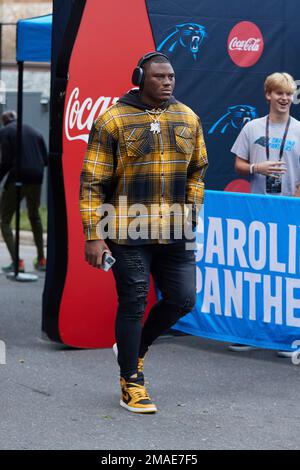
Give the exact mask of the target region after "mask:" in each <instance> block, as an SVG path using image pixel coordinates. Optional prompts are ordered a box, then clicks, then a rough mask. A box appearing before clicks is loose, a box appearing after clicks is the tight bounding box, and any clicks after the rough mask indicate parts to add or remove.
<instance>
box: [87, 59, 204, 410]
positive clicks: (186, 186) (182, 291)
mask: <svg viewBox="0 0 300 470" xmlns="http://www.w3.org/2000/svg"><path fill="white" fill-rule="evenodd" d="M132 81H133V84H134V85H136V86H138V87H139V89H138V90H137V89H133V90H131V91H130V92H129V93H127V94H126V95H124V96H123V97H122V98H121V99H120V100H119V102H118V103H117V104H115V105H113V106H112V107H111V108H109V109H108V110H107V111H106V112H105V113H104V114H102V115H101V116H100V117H99V118H98V119H97V120H96V122H95V123H94V125H93V127H92V130H91V133H90V138H89V143H88V148H87V152H86V156H85V160H84V164H83V170H82V175H81V194H80V207H81V214H82V220H83V226H84V233H85V239H86V243H85V257H86V260H87V262H88V263H89V264H90V265H91V266H94V267H95V268H101V265H102V261H103V259H102V257H103V254H104V253H105V252H108V253H110V254H112V256H113V257H114V258H115V259H116V262H115V264H114V265H113V267H112V269H113V274H114V277H115V281H116V287H117V293H118V301H119V305H118V311H117V318H116V330H115V331H116V340H117V354H118V363H119V366H120V375H121V378H120V384H121V401H120V404H121V406H122V407H124V408H126V409H127V410H129V411H132V412H136V413H153V412H155V411H157V408H156V406H155V404H154V403H153V402H152V400H151V399H150V397H149V395H148V392H147V390H146V388H145V385H144V375H143V363H144V357H145V354H146V352H147V351H148V348H149V346H151V344H152V343H153V341H154V340H155V339H156V338H157V337H158V336H159V335H160V334H162V333H163V332H164V331H166V330H167V329H169V328H170V327H171V326H172V325H173V324H175V323H176V322H177V320H178V319H179V318H180V317H182V316H183V315H185V314H187V313H188V312H190V311H191V310H192V308H193V306H194V304H195V292H196V274H195V255H194V251H193V250H188V249H187V243H186V242H187V239H186V237H185V234H184V233H183V231H181V230H180V229H181V228H182V227H183V226H184V225H185V221H186V219H185V215H186V211H187V210H189V211H190V213H191V218H192V223H193V225H196V223H197V217H198V212H199V210H200V208H201V205H202V203H203V195H204V183H203V178H204V175H205V171H206V168H207V165H208V163H207V155H206V149H205V144H204V139H203V132H202V127H201V123H200V120H199V118H198V117H197V116H196V114H195V113H194V112H193V111H192V110H191V109H190V108H188V107H187V106H185V105H184V104H182V103H180V102H178V101H177V100H176V99H175V98H174V97H173V95H172V92H173V89H174V86H175V74H174V70H173V68H172V66H171V64H170V61H169V59H168V57H167V56H165V55H164V54H161V53H159V52H151V53H148V54H146V55H145V56H143V57H142V58H141V59H140V60H139V62H138V65H137V67H136V68H135V70H134V72H133V76H132ZM107 203H110V204H111V205H112V206H113V207H114V209H115V217H112V220H113V221H114V222H113V223H112V229H111V230H109V234H108V237H106V233H105V226H104V225H105V224H101V221H100V218H101V209H103V206H106V205H107ZM170 206H172V211H168V210H167V208H168V207H170ZM104 212H105V209H104V211H102V216H103V214H104ZM180 212H181V215H182V218H181V219H180V217H179V218H178V217H177V216H178V213H180ZM133 214H134V215H136V216H137V220H138V226H139V227H138V228H137V225H136V220H134V217H133ZM179 215H180V214H179ZM103 219H104V218H103V217H102V221H103ZM107 220H108V221H109V220H110V219H109V218H108V219H107ZM108 225H109V223H108ZM133 227H135V228H137V229H136V230H133ZM150 274H152V276H153V278H154V280H155V282H156V285H157V287H158V289H159V290H160V292H161V293H162V298H161V299H160V300H159V301H158V302H157V303H156V304H155V305H154V306H153V307H152V309H151V311H150V313H149V316H148V318H147V320H146V322H145V324H144V326H143V327H142V323H141V322H142V319H143V315H144V311H145V306H146V303H147V294H148V289H149V279H150Z"/></svg>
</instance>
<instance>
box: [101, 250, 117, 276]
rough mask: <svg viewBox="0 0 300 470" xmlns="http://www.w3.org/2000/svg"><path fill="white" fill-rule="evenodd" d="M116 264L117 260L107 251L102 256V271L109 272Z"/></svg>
mask: <svg viewBox="0 0 300 470" xmlns="http://www.w3.org/2000/svg"><path fill="white" fill-rule="evenodd" d="M115 262H116V260H115V258H114V257H113V256H112V255H110V254H109V253H108V252H107V251H105V252H104V253H103V256H102V264H101V269H102V270H103V271H105V272H107V271H108V270H109V269H110V268H111V267H112V265H113V264H114V263H115Z"/></svg>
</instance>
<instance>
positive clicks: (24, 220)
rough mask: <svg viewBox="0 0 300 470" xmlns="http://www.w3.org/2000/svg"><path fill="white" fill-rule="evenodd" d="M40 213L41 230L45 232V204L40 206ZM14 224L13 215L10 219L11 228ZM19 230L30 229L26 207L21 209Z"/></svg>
mask: <svg viewBox="0 0 300 470" xmlns="http://www.w3.org/2000/svg"><path fill="white" fill-rule="evenodd" d="M40 215H41V219H42V224H43V231H44V232H47V207H46V206H41V207H40ZM15 226H16V220H15V217H14V218H13V221H12V228H15ZM20 230H31V225H30V222H29V219H28V217H27V210H26V209H22V210H21V217H20Z"/></svg>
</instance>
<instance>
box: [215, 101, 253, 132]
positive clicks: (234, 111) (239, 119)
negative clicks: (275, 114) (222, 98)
mask: <svg viewBox="0 0 300 470" xmlns="http://www.w3.org/2000/svg"><path fill="white" fill-rule="evenodd" d="M257 117H258V114H257V111H256V108H254V107H253V106H249V105H247V104H246V105H244V104H238V105H236V106H230V107H229V108H228V109H227V113H226V114H224V116H222V117H221V118H220V119H219V120H218V121H217V122H216V123H215V124H214V125H213V126H212V127H211V128H210V129H209V131H208V133H209V134H213V133H214V132H217V131H219V132H220V134H225V132H226V131H227V130H228V129H230V128H231V129H242V127H244V125H245V124H247V122H249V121H252V119H255V118H257Z"/></svg>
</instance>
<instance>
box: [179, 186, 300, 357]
mask: <svg viewBox="0 0 300 470" xmlns="http://www.w3.org/2000/svg"><path fill="white" fill-rule="evenodd" d="M204 209H205V210H204V243H203V239H202V238H201V234H199V237H200V238H199V240H198V250H197V305H196V308H195V309H194V311H193V312H192V313H190V314H188V315H187V316H185V317H184V318H182V319H181V320H180V321H179V322H178V323H177V324H176V329H179V330H182V331H184V332H186V333H190V334H194V335H198V336H204V337H207V338H213V339H218V340H222V341H231V342H241V343H245V344H249V345H253V346H259V347H263V348H271V349H287V350H288V349H292V345H293V342H294V341H297V340H299V339H300V228H299V213H300V200H299V199H296V198H288V197H281V196H278V197H276V196H273V197H272V196H256V195H246V194H233V193H228V192H227V193H225V192H223V193H221V192H217V191H207V192H206V194H205V208H204ZM266 214H268V217H266ZM200 226H201V225H200ZM202 236H203V234H202Z"/></svg>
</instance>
